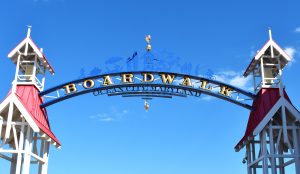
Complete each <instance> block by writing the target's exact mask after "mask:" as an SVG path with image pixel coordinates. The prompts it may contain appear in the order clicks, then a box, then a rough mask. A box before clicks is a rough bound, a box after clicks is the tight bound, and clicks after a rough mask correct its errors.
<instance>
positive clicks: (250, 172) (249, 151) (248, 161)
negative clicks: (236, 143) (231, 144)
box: [246, 143, 252, 174]
mask: <svg viewBox="0 0 300 174" xmlns="http://www.w3.org/2000/svg"><path fill="white" fill-rule="evenodd" d="M246 153H247V171H248V174H252V168H251V167H252V166H249V164H250V163H251V162H252V158H251V146H250V143H248V144H247V145H246Z"/></svg>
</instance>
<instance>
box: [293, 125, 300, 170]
mask: <svg viewBox="0 0 300 174" xmlns="http://www.w3.org/2000/svg"><path fill="white" fill-rule="evenodd" d="M298 137H299V135H298V133H297V130H296V125H295V123H294V124H293V145H294V153H295V170H296V173H297V174H298V173H300V159H299V155H300V153H299V144H298V142H299V140H298Z"/></svg>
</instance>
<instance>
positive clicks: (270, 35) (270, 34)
mask: <svg viewBox="0 0 300 174" xmlns="http://www.w3.org/2000/svg"><path fill="white" fill-rule="evenodd" d="M269 39H270V40H272V29H271V27H269Z"/></svg>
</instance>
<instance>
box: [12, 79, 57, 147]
mask: <svg viewBox="0 0 300 174" xmlns="http://www.w3.org/2000/svg"><path fill="white" fill-rule="evenodd" d="M38 93H39V91H38V89H37V88H36V87H35V86H34V85H17V90H16V96H17V97H18V99H19V100H20V102H21V103H22V105H23V106H24V108H25V109H26V110H27V111H28V112H29V113H30V116H31V117H32V119H33V120H34V122H35V123H36V124H37V126H38V127H39V128H40V129H41V130H42V131H43V132H44V133H45V134H47V135H48V136H49V137H50V138H51V139H53V140H54V141H55V142H56V143H57V144H58V146H61V144H60V142H59V141H58V139H57V138H56V137H55V135H54V134H53V133H52V131H51V128H50V124H49V120H48V115H47V111H46V109H45V108H43V109H41V108H40V105H41V104H42V103H43V100H42V98H41V97H39V95H38Z"/></svg>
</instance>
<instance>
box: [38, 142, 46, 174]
mask: <svg viewBox="0 0 300 174" xmlns="http://www.w3.org/2000/svg"><path fill="white" fill-rule="evenodd" d="M45 141H46V140H42V141H41V145H40V146H41V147H40V148H41V149H40V156H41V157H42V158H44V150H45ZM42 168H43V163H42V162H39V173H38V174H42Z"/></svg>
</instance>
